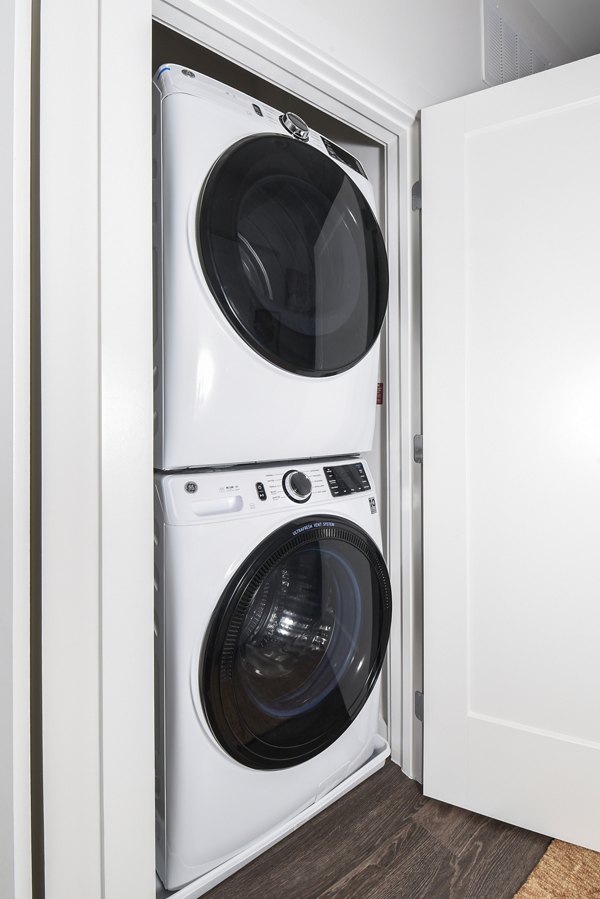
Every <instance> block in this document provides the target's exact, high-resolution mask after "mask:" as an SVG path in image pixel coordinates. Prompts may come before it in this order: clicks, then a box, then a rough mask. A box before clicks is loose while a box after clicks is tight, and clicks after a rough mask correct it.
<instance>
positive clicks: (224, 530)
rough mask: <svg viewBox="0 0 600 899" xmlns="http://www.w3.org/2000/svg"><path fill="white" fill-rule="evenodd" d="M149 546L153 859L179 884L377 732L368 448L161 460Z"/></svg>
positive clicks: (381, 587) (264, 825) (385, 593)
mask: <svg viewBox="0 0 600 899" xmlns="http://www.w3.org/2000/svg"><path fill="white" fill-rule="evenodd" d="M156 545H157V559H156V575H155V576H156V591H157V592H156V675H157V678H156V679H157V691H156V697H157V709H156V722H157V739H156V750H157V759H156V775H157V847H158V848H157V860H158V861H157V867H158V873H159V875H160V877H161V880H162V881H163V883H164V885H165V886H166V887H167V888H168V889H175V888H177V887H179V886H180V885H182V884H184V883H188V882H189V881H192V880H194V879H196V878H199V877H201V875H203V874H205V873H206V872H207V871H210V870H211V869H214V868H216V867H217V866H218V865H221V864H223V862H225V861H226V860H227V859H231V858H232V857H234V856H239V857H241V855H242V854H243V852H244V851H245V850H247V849H248V847H249V846H252V844H253V843H255V842H256V841H257V840H260V839H261V838H264V836H265V835H266V834H269V832H271V831H272V830H273V829H274V828H275V829H277V828H278V827H279V826H280V825H281V823H282V822H285V821H289V820H292V819H295V818H297V816H298V815H299V814H300V813H302V812H303V810H306V808H307V807H309V806H311V805H313V804H315V803H317V804H318V802H319V801H320V800H321V798H322V797H323V796H325V795H326V794H327V793H328V792H329V791H332V790H333V789H334V788H336V787H337V785H338V784H340V783H341V782H342V781H344V780H345V779H347V778H349V777H350V775H352V774H353V772H356V771H357V769H360V768H361V766H365V763H366V761H367V760H368V759H369V758H370V757H371V755H372V753H373V752H374V747H375V745H376V743H378V744H379V745H381V737H378V736H377V731H378V725H379V715H380V671H381V666H382V663H383V659H384V655H385V651H386V646H387V642H388V636H389V630H390V619H391V593H390V582H389V578H388V574H387V570H386V567H385V563H384V560H383V558H382V555H381V551H380V546H381V537H380V525H379V516H378V514H377V509H376V498H375V495H374V492H373V490H372V488H371V482H370V474H369V471H368V470H367V466H366V464H365V463H364V462H363V461H362V460H359V459H357V458H353V459H346V460H343V461H339V462H337V461H336V462H331V463H320V464H317V463H312V464H311V463H304V464H299V465H298V466H297V467H294V468H286V467H285V466H277V465H271V466H269V467H268V468H264V469H263V468H259V467H250V468H245V469H237V470H236V469H230V470H228V471H220V472H200V473H198V472H192V471H188V472H178V473H172V474H157V475H156ZM354 776H356V775H354ZM194 895H198V893H194Z"/></svg>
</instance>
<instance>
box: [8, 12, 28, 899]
mask: <svg viewBox="0 0 600 899" xmlns="http://www.w3.org/2000/svg"><path fill="white" fill-rule="evenodd" d="M31 15H32V10H31V3H30V2H28V0H9V2H8V3H5V4H4V7H3V14H2V29H1V30H0V74H1V81H2V92H1V95H0V121H2V128H3V134H2V140H1V141H0V196H1V197H2V198H3V215H2V220H1V223H0V228H1V231H2V233H1V239H0V293H1V295H2V303H0V416H1V420H2V428H1V429H0V497H1V499H2V502H1V512H0V516H1V517H0V571H1V572H2V588H3V589H2V598H1V601H0V710H1V714H2V729H1V731H0V777H1V783H0V794H1V795H2V803H0V883H1V884H2V894H3V895H5V896H7V897H11V899H13V897H14V899H26V897H29V896H31V813H30V810H31V795H30V787H31V781H30V744H29V707H30V702H29V658H30V656H29V561H30V560H29V520H30V511H29V496H30V493H29V475H30V471H29V421H30V418H29V391H30V375H29V327H30V312H29V310H30V196H31V194H30V187H31V185H30V142H31V129H30V120H31V119H30V117H31V65H32V53H31V41H32V29H31Z"/></svg>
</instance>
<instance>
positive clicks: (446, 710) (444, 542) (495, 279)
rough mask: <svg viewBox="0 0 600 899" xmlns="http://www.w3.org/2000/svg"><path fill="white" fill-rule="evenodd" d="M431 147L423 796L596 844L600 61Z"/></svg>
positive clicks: (512, 88) (450, 107) (446, 110)
mask: <svg viewBox="0 0 600 899" xmlns="http://www.w3.org/2000/svg"><path fill="white" fill-rule="evenodd" d="M422 146H423V151H422V156H423V158H422V181H423V304H424V310H423V351H424V354H423V359H424V362H423V433H424V470H423V477H424V554H425V556H424V565H425V568H424V577H425V609H424V612H425V671H424V693H425V722H424V745H425V750H424V789H425V793H426V794H427V795H429V796H434V797H436V798H439V799H442V800H445V801H446V802H450V803H454V804H455V805H459V806H463V807H466V808H469V809H473V810H475V811H479V812H482V813H484V814H487V815H490V816H492V817H495V818H499V819H501V820H504V821H509V822H512V823H514V824H518V825H521V826H523V827H527V828H530V829H532V830H536V831H540V832H542V833H546V834H550V835H551V836H555V837H560V838H562V839H565V840H568V841H571V842H574V843H579V844H581V845H584V846H587V847H590V848H592V849H596V850H600V816H599V815H598V809H599V808H600V714H599V708H600V57H593V58H590V59H586V60H583V61H581V62H576V63H573V64H572V65H569V66H564V67H562V68H558V69H554V70H551V71H547V72H544V73H542V74H540V75H535V76H533V77H530V78H525V79H523V80H522V81H517V82H513V83H511V84H507V85H504V86H502V87H499V88H495V89H492V90H489V91H484V92H482V93H479V94H473V95H471V96H468V97H463V98H461V99H459V100H455V101H452V102H450V103H446V104H443V105H441V106H438V107H434V108H431V109H427V110H425V111H424V113H423V117H422Z"/></svg>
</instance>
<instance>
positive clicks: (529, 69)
mask: <svg viewBox="0 0 600 899" xmlns="http://www.w3.org/2000/svg"><path fill="white" fill-rule="evenodd" d="M547 68H549V63H548V61H547V60H545V59H543V58H542V57H541V56H540V55H539V54H538V53H536V52H535V51H534V50H533V49H532V47H531V46H530V45H529V44H528V43H527V41H526V40H525V39H524V38H523V37H522V36H521V35H520V34H518V33H517V31H516V30H515V29H514V28H513V27H512V26H511V25H510V24H509V22H508V21H507V20H506V17H505V15H504V14H503V12H502V11H501V10H500V9H499V8H498V6H497V4H496V2H495V0H483V80H484V82H485V83H486V84H489V85H490V87H492V86H494V85H496V84H504V83H505V82H506V81H514V80H515V78H524V77H525V75H533V74H534V73H535V72H541V71H542V70H543V69H547Z"/></svg>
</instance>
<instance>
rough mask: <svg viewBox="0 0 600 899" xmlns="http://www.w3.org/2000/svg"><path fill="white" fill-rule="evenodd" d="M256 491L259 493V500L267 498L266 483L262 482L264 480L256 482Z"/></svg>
mask: <svg viewBox="0 0 600 899" xmlns="http://www.w3.org/2000/svg"><path fill="white" fill-rule="evenodd" d="M256 492H257V494H258V498H259V500H261V502H264V501H265V500H266V498H267V493H266V490H265V485H264V484H263V483H262V481H257V482H256Z"/></svg>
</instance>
